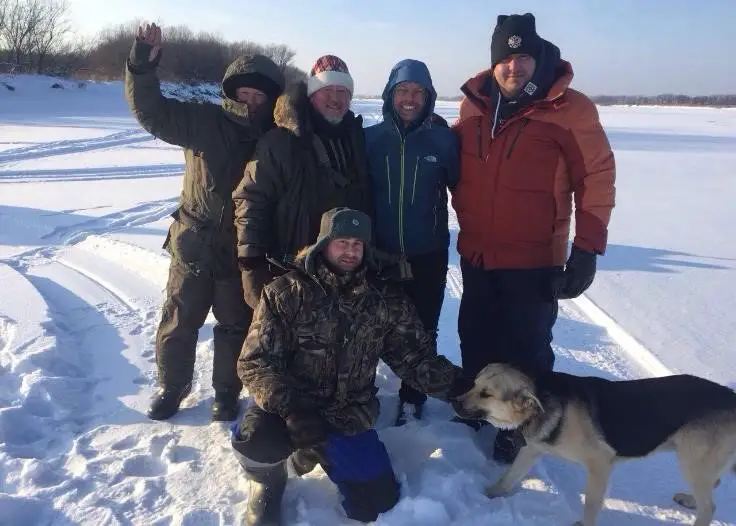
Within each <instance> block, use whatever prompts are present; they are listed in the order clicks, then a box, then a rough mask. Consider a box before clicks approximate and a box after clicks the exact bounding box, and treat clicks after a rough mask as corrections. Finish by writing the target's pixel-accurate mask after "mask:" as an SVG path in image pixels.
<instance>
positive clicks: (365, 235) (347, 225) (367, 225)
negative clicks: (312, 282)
mask: <svg viewBox="0 0 736 526" xmlns="http://www.w3.org/2000/svg"><path fill="white" fill-rule="evenodd" d="M345 237H354V238H357V239H360V240H361V241H362V242H363V245H364V247H363V260H364V261H365V262H366V263H370V262H372V261H373V256H372V253H371V245H370V244H371V240H372V238H373V234H372V231H371V218H370V217H368V215H366V214H365V213H363V212H361V211H360V210H353V209H352V208H347V207H344V206H342V207H338V208H333V209H332V210H328V211H327V212H325V213H324V214H322V220H321V221H320V225H319V235H318V236H317V242H316V243H315V244H314V245H312V246H311V247H310V248H309V249H308V251H307V254H306V256H305V258H304V268H305V269H306V270H307V272H309V273H312V272H314V270H315V269H314V259H315V258H316V257H317V254H319V253H320V252H321V251H322V250H323V249H324V248H325V246H327V243H329V242H330V241H331V240H333V239H338V238H345Z"/></svg>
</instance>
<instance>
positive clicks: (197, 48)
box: [0, 0, 306, 84]
mask: <svg viewBox="0 0 736 526" xmlns="http://www.w3.org/2000/svg"><path fill="white" fill-rule="evenodd" d="M68 15H69V4H68V3H67V0H0V73H16V74H17V73H39V74H48V75H54V76H61V77H73V78H78V79H93V80H116V79H120V78H122V75H123V71H124V70H123V67H124V64H125V60H126V59H127V58H128V54H129V53H130V47H131V45H132V43H133V39H134V38H135V34H136V31H137V28H138V26H139V25H140V22H141V21H139V20H133V21H130V22H128V23H124V24H120V25H118V26H116V27H112V28H108V29H105V30H103V31H101V32H100V34H99V35H98V36H97V37H96V38H94V39H86V40H85V39H79V38H75V37H74V32H73V28H72V25H71V23H70V22H69V19H68ZM163 37H164V41H163V48H164V51H163V55H162V57H161V63H160V66H159V73H160V75H161V77H162V78H163V79H164V80H168V81H173V82H187V83H216V84H217V83H219V82H220V81H221V80H222V76H223V74H224V73H225V69H226V68H227V66H228V65H229V64H230V62H232V61H233V60H234V59H235V58H236V57H237V56H239V55H241V54H244V53H248V52H256V53H262V54H264V55H266V56H268V57H270V58H271V59H273V60H274V62H276V63H277V64H278V65H279V66H281V68H282V69H283V70H284V73H285V75H286V78H287V81H289V82H293V81H295V80H298V79H301V78H304V77H305V76H306V74H305V73H304V72H303V71H302V70H300V69H298V68H296V67H295V66H294V65H293V63H292V62H293V59H294V56H295V54H296V52H295V51H294V50H292V49H291V48H289V47H288V46H286V45H283V44H278V45H267V46H263V45H260V44H257V43H255V42H249V41H247V40H243V41H240V42H228V41H225V40H224V39H223V38H221V37H220V36H218V35H215V34H212V33H204V32H200V33H194V32H193V31H192V30H191V29H189V28H188V27H186V26H173V27H172V26H164V28H163Z"/></svg>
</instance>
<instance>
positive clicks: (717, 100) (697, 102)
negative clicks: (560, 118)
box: [591, 94, 736, 108]
mask: <svg viewBox="0 0 736 526" xmlns="http://www.w3.org/2000/svg"><path fill="white" fill-rule="evenodd" d="M591 99H592V100H593V102H595V103H596V104H600V105H601V106H610V105H613V104H626V105H631V106H645V105H646V106H715V107H721V108H725V107H735V106H736V95H698V96H694V97H691V96H689V95H675V94H662V95H653V96H640V95H599V96H596V97H591Z"/></svg>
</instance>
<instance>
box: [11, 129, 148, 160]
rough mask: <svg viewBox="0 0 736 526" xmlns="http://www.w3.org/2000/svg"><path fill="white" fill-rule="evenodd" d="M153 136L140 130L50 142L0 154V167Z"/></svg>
mask: <svg viewBox="0 0 736 526" xmlns="http://www.w3.org/2000/svg"><path fill="white" fill-rule="evenodd" d="M153 139H154V137H153V135H151V134H149V133H147V132H145V131H142V130H140V129H129V130H124V131H120V132H116V133H112V134H110V135H104V136H102V137H95V138H90V139H70V140H62V141H51V142H45V143H41V144H34V145H31V146H24V147H22V148H13V149H11V150H5V151H4V152H2V153H0V167H2V166H3V165H5V164H8V163H11V162H16V161H25V160H29V159H41V158H43V157H53V156H56V155H64V154H68V153H80V152H89V151H92V150H100V149H104V148H114V147H116V146H124V145H126V144H133V143H137V142H144V141H152V140H153Z"/></svg>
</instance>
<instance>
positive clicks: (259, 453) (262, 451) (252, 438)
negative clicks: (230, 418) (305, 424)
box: [231, 405, 293, 467]
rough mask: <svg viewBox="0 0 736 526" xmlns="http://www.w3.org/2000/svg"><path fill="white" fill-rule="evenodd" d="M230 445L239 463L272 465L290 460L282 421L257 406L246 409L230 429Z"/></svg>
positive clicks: (286, 435) (289, 444)
mask: <svg viewBox="0 0 736 526" xmlns="http://www.w3.org/2000/svg"><path fill="white" fill-rule="evenodd" d="M231 443H232V446H233V450H234V451H235V455H236V457H237V458H238V461H239V462H240V463H241V465H243V467H245V464H244V462H246V460H251V461H255V462H259V463H263V464H275V463H277V462H281V461H282V460H285V459H286V458H288V457H289V455H290V454H291V452H292V450H293V448H292V446H291V439H290V438H289V432H288V430H287V429H286V424H285V423H284V419H283V418H281V417H280V416H279V415H277V414H274V413H267V412H266V411H264V410H263V409H261V408H260V407H258V406H255V405H254V406H251V407H249V408H248V409H247V410H246V411H245V413H244V414H243V418H242V419H241V420H240V422H234V423H233V425H232V427H231Z"/></svg>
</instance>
